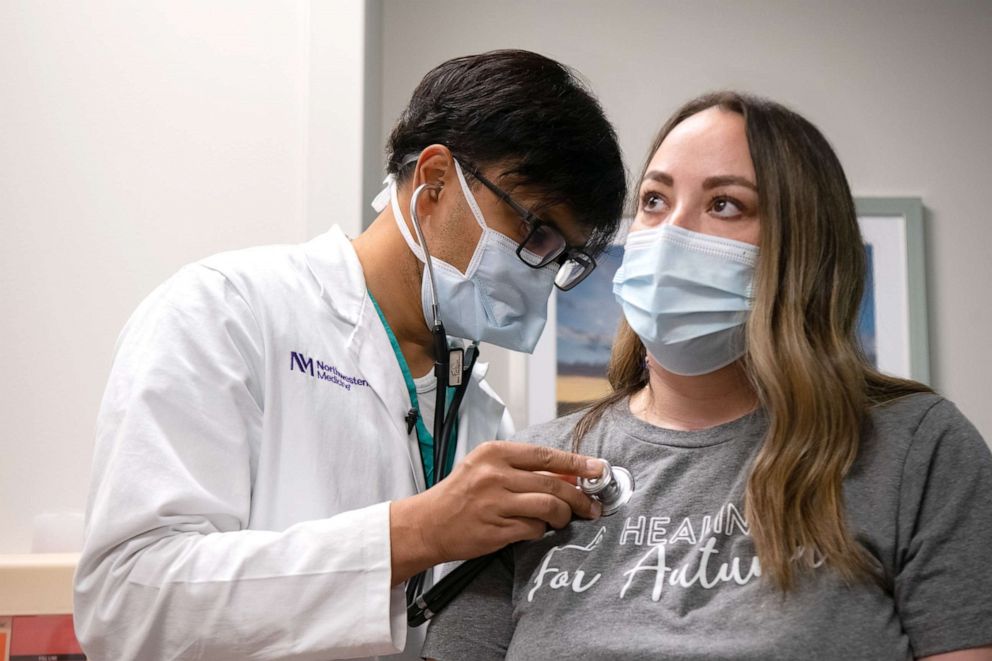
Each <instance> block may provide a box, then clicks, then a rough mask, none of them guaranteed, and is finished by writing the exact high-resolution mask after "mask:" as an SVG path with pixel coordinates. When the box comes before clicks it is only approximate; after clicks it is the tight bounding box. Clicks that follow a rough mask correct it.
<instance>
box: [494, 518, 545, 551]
mask: <svg viewBox="0 0 992 661" xmlns="http://www.w3.org/2000/svg"><path fill="white" fill-rule="evenodd" d="M547 531H548V524H547V523H546V522H544V521H542V520H540V519H528V518H526V517H515V518H510V519H504V525H503V531H502V532H503V536H504V538H505V542H504V544H503V546H507V545H509V544H514V543H516V542H523V541H527V540H533V539H541V538H542V537H544V533H546V532H547Z"/></svg>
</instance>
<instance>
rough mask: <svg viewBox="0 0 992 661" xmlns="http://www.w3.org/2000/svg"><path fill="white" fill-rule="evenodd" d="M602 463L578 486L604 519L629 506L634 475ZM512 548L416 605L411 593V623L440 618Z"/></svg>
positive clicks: (454, 576)
mask: <svg viewBox="0 0 992 661" xmlns="http://www.w3.org/2000/svg"><path fill="white" fill-rule="evenodd" d="M601 461H602V462H603V472H602V473H601V474H600V476H599V477H594V478H580V479H579V482H578V484H577V485H576V486H577V487H578V488H579V489H581V490H582V491H583V493H585V494H587V495H588V496H589V497H590V498H592V499H593V500H597V501H599V502H600V503H601V504H602V505H603V514H602V516H610V515H611V514H616V513H617V512H619V511H620V508H621V507H623V506H624V505H626V504H627V502H628V501H629V500H630V497H631V496H632V495H634V476H633V475H631V474H630V471H628V470H627V469H626V468H621V467H620V466H611V465H610V463H609V462H608V461H606V460H601ZM508 549H509V547H506V548H504V549H501V550H499V551H496V552H495V553H490V554H489V555H484V556H482V557H481V558H475V559H474V560H466V561H465V562H463V563H462V564H460V565H458V566H457V567H455V569H453V570H452V571H451V573H450V574H448V575H447V576H445V577H444V578H443V579H441V580H440V581H438V583H437V585H435V586H434V587H432V588H431V589H430V590H428V591H427V592H425V593H424V594H422V595H420V596H417V597H415V598H414V599H413V601H412V602H411V601H410V600H409V596H410V593H409V591H408V592H407V597H408V600H407V609H406V619H407V624H409V625H410V626H411V627H419V626H420V625H422V624H424V623H425V622H427V620H429V619H431V618H432V617H434V616H435V615H437V614H438V613H439V612H440V611H441V609H442V608H444V607H445V606H447V605H448V604H449V603H450V602H451V600H452V599H454V598H455V597H457V596H458V593H460V592H461V591H462V590H464V589H465V588H466V587H468V584H469V583H471V582H472V581H473V580H474V579H475V577H476V576H478V575H479V574H480V573H482V570H483V569H485V568H486V567H488V566H489V563H491V562H492V561H493V560H495V559H496V558H498V557H499V556H500V555H501V554H503V553H505V552H507V550H508Z"/></svg>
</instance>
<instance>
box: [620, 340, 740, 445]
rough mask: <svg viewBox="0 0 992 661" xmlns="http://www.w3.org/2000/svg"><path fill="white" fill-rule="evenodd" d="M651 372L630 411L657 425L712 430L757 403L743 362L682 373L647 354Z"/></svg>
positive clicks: (735, 417)
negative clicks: (707, 370)
mask: <svg viewBox="0 0 992 661" xmlns="http://www.w3.org/2000/svg"><path fill="white" fill-rule="evenodd" d="M648 374H649V377H648V385H647V386H645V387H644V388H643V389H641V390H640V391H639V392H637V393H635V394H634V395H633V396H631V398H630V411H631V413H633V414H634V416H636V417H637V418H640V419H641V420H643V421H644V422H647V423H650V424H652V425H656V426H658V427H664V428H666V429H678V430H683V431H695V430H699V429H709V428H710V427H715V426H717V425H721V424H723V423H725V422H731V421H732V420H736V419H738V418H740V417H742V416H744V415H746V414H747V413H750V412H751V411H753V410H754V409H755V408H756V407H757V405H758V397H757V394H756V393H755V391H754V388H753V386H752V385H751V383H750V382H749V381H748V379H747V375H746V374H745V373H744V369H743V367H742V366H741V363H740V361H737V362H734V363H732V364H730V365H728V366H727V367H724V368H722V369H719V370H717V371H715V372H711V373H709V374H703V375H700V376H681V375H679V374H673V373H672V372H669V371H667V370H666V369H664V368H663V367H661V366H660V365H659V364H658V363H657V362H655V361H654V359H653V358H650V357H648Z"/></svg>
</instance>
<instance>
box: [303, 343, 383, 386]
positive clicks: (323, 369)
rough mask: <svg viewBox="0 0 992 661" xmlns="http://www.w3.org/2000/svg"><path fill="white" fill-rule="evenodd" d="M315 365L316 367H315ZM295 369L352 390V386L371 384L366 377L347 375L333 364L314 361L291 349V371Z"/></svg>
mask: <svg viewBox="0 0 992 661" xmlns="http://www.w3.org/2000/svg"><path fill="white" fill-rule="evenodd" d="M315 366H316V369H314V367H315ZM293 370H299V371H301V372H303V373H304V374H309V375H310V376H312V377H314V378H316V379H320V380H321V381H330V382H331V383H334V384H337V385H339V386H341V387H342V388H344V389H345V390H351V387H352V386H365V387H368V385H369V382H368V381H366V380H365V379H358V378H355V377H353V376H345V375H344V374H342V373H341V372H339V371H338V368H336V367H334V366H333V365H327V364H325V363H323V362H321V361H319V360H318V361H316V363H314V360H313V358H308V357H307V356H304V355H303V354H302V353H297V352H295V351H290V352H289V371H290V372H292V371H293Z"/></svg>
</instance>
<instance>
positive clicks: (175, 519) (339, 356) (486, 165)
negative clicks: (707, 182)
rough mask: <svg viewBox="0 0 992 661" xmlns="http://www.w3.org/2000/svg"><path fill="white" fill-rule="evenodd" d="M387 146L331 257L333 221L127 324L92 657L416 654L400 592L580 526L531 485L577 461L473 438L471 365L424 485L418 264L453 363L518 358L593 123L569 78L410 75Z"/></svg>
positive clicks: (585, 217) (425, 424)
mask: <svg viewBox="0 0 992 661" xmlns="http://www.w3.org/2000/svg"><path fill="white" fill-rule="evenodd" d="M387 151H388V166H387V169H388V172H389V177H388V180H387V186H386V189H385V190H384V192H383V193H382V194H381V195H380V196H379V197H378V198H377V203H378V205H377V206H378V208H379V209H380V210H381V212H380V214H379V216H378V218H377V219H376V220H375V222H374V223H373V224H372V225H371V226H370V227H369V228H368V230H366V231H365V232H364V233H363V234H362V235H361V236H359V237H357V238H356V239H355V240H354V241H350V240H349V239H348V238H347V237H346V236H345V235H344V234H343V233H342V231H341V230H340V229H338V228H336V227H335V228H332V229H331V230H330V231H329V232H328V233H327V234H324V235H322V236H320V237H318V238H316V239H314V240H313V241H310V242H309V243H306V244H303V245H298V246H271V247H264V248H255V249H250V250H243V251H239V252H234V253H228V254H222V255H217V256H214V257H211V258H208V259H205V260H203V261H201V262H198V263H196V264H192V265H189V266H186V267H185V268H183V269H181V270H180V271H179V272H178V273H177V274H176V275H174V276H173V277H172V278H170V279H169V280H168V281H167V282H165V283H164V284H163V285H161V286H160V287H159V288H158V289H156V290H155V291H154V292H153V293H152V294H151V295H150V296H149V297H148V298H147V299H146V300H145V301H144V302H142V303H141V305H140V306H139V307H138V309H137V310H136V312H135V313H134V315H133V316H132V317H131V319H130V320H129V321H128V323H127V325H126V326H125V328H124V331H123V333H122V334H121V337H120V339H119V341H118V344H117V350H116V355H115V358H114V362H113V367H112V370H111V374H110V378H109V383H108V385H107V390H106V393H105V396H104V400H103V404H102V406H101V410H100V414H99V419H98V431H97V446H96V455H95V459H94V467H93V476H94V477H93V484H92V488H91V493H90V501H89V508H88V519H87V535H86V542H85V547H84V550H83V555H82V558H81V560H80V565H79V569H78V571H77V575H76V592H75V618H76V620H75V621H76V630H77V635H78V637H79V639H80V641H81V642H82V645H83V648H84V649H85V651H86V653H87V654H88V655H89V658H91V659H94V660H95V661H103V660H113V661H124V660H128V659H140V660H142V661H144V660H151V659H210V660H211V661H217V660H223V659H249V658H251V659H315V660H316V659H321V660H323V659H328V658H355V657H374V656H377V655H390V654H395V653H400V652H403V651H404V649H406V652H405V657H406V658H414V657H415V656H416V654H417V653H418V652H419V649H420V640H421V638H420V636H421V632H420V631H418V630H410V631H409V632H408V629H407V626H406V616H405V611H406V595H405V592H406V588H407V585H408V582H409V583H413V582H414V581H413V580H412V579H413V577H415V576H418V575H419V574H420V572H423V571H424V570H429V569H430V568H431V567H433V566H435V565H438V564H441V563H444V562H449V561H456V560H464V559H467V558H472V557H476V556H479V555H482V554H485V553H488V552H491V551H494V550H496V549H498V548H501V547H502V546H504V545H506V544H509V543H512V542H515V541H519V540H522V539H533V538H536V537H539V536H540V535H542V534H543V533H544V531H545V530H546V528H547V526H553V527H561V526H564V525H565V524H566V523H567V522H568V520H569V519H570V518H571V517H572V516H573V515H578V516H581V517H585V518H594V517H596V516H598V514H599V512H598V510H597V509H596V506H595V505H594V504H593V503H592V502H591V501H590V500H589V499H588V498H586V497H585V496H583V495H582V494H581V493H580V492H579V491H578V490H576V489H574V488H571V487H570V486H569V485H567V484H565V483H564V482H562V481H560V480H557V479H554V478H552V477H548V476H546V475H543V474H541V473H539V472H538V471H551V472H555V473H561V474H567V475H572V476H589V477H594V476H596V475H597V474H598V472H599V464H598V462H596V461H595V460H591V459H589V458H587V457H582V456H578V455H573V454H569V453H565V452H560V451H555V450H550V449H547V448H543V447H536V446H523V445H517V444H510V443H506V442H490V441H492V439H499V438H505V437H506V436H507V434H508V433H509V432H510V431H511V429H510V421H509V418H508V416H507V414H506V410H505V407H504V406H503V404H502V402H501V401H500V400H499V398H498V397H497V396H496V394H495V393H494V392H493V391H492V390H491V389H490V388H489V386H488V385H487V384H486V382H485V381H484V380H483V377H484V375H485V367H484V366H483V365H482V364H481V363H480V364H476V365H475V368H474V370H473V371H472V372H471V374H470V376H467V378H468V379H469V380H468V381H467V383H468V386H467V388H466V389H465V392H464V400H463V402H462V405H461V407H460V410H459V412H458V415H457V425H456V426H457V432H456V434H455V438H457V443H456V444H455V446H454V450H453V452H452V456H451V457H450V458H449V459H448V463H454V464H456V465H455V467H454V469H453V470H452V471H451V473H450V475H449V476H448V477H447V478H446V479H444V480H442V481H441V482H440V483H438V484H437V485H436V486H432V484H433V477H434V470H435V469H434V466H433V464H434V447H433V444H434V440H435V439H434V438H433V435H432V430H433V425H432V424H431V421H433V420H434V407H435V406H436V405H435V394H436V393H435V390H436V389H437V383H436V381H435V377H434V372H433V367H434V363H435V360H436V359H437V358H438V355H437V352H436V351H435V350H434V345H433V344H432V339H433V338H432V334H431V326H432V324H433V310H432V303H433V296H432V288H431V286H430V284H431V283H430V278H429V277H428V276H429V272H430V269H428V268H426V266H427V265H428V264H430V265H431V266H432V267H433V273H434V288H436V290H437V304H438V312H439V316H440V319H441V321H443V324H444V326H445V328H446V330H447V333H448V335H449V336H451V337H450V341H451V346H453V347H462V348H465V347H467V346H471V345H472V343H475V342H479V341H481V342H489V343H492V344H497V345H500V346H504V347H508V348H511V349H515V350H519V351H528V352H529V351H531V350H533V348H534V344H535V343H536V342H537V339H538V337H539V335H540V333H541V330H542V328H543V326H544V321H545V317H546V308H547V299H548V296H549V295H550V293H551V291H552V288H553V287H554V286H555V285H556V284H557V285H558V286H559V288H561V289H565V290H567V289H569V288H571V287H572V286H574V284H576V283H577V282H578V281H580V280H581V279H582V278H584V277H585V276H586V275H588V273H589V271H591V269H592V268H594V267H595V261H594V258H595V255H596V254H597V253H598V252H599V251H600V250H601V249H602V248H603V247H604V246H605V245H607V244H608V243H609V240H610V239H611V237H612V235H613V234H614V233H615V231H616V229H617V226H618V223H619V218H620V213H621V208H622V203H623V198H624V194H625V181H624V171H623V167H622V163H621V158H620V151H619V148H618V146H617V142H616V137H615V134H614V132H613V129H612V127H611V126H610V125H609V123H608V122H607V120H606V119H605V117H604V116H603V112H602V110H601V108H600V107H599V105H598V103H597V102H596V101H595V99H594V98H593V97H592V96H591V95H590V94H589V92H587V91H586V90H585V88H584V87H583V86H582V85H581V84H580V83H578V82H577V80H576V79H575V78H574V77H573V75H572V74H571V73H570V72H569V70H568V69H566V68H565V67H563V66H562V65H560V64H558V63H556V62H554V61H552V60H549V59H547V58H545V57H542V56H539V55H536V54H534V53H528V52H524V51H500V52H492V53H486V54H482V55H477V56H471V57H464V58H458V59H455V60H451V61H449V62H445V63H443V64H441V65H440V66H438V67H437V68H436V69H434V70H433V71H431V72H430V73H429V74H428V75H427V76H426V77H425V78H424V80H423V81H422V82H421V83H420V85H419V86H418V87H417V89H416V90H415V91H414V94H413V98H412V100H411V101H410V104H409V106H408V107H407V109H406V110H405V111H404V113H403V115H402V116H401V118H400V120H399V122H398V124H397V125H396V127H395V129H394V131H393V133H392V135H391V136H390V140H389V145H388V149H387ZM414 198H415V199H414ZM416 220H419V223H416V222H415V221H416ZM418 225H419V227H418ZM425 247H426V250H425ZM442 342H443V340H442ZM466 355H469V356H470V355H471V350H469V351H468V353H467V354H466ZM446 395H447V393H442V396H441V399H440V402H441V404H442V406H443V405H444V400H445V399H446ZM447 399H450V396H448V397H447ZM441 463H442V464H443V463H445V458H444V457H442V458H441ZM416 580H417V584H418V585H419V584H420V579H416ZM425 583H426V582H425ZM414 587H417V585H414Z"/></svg>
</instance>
